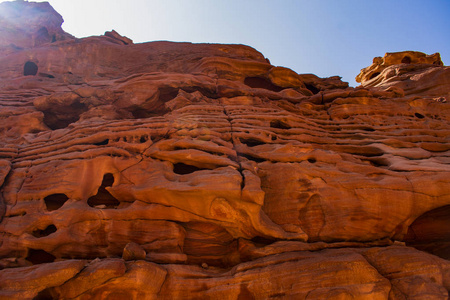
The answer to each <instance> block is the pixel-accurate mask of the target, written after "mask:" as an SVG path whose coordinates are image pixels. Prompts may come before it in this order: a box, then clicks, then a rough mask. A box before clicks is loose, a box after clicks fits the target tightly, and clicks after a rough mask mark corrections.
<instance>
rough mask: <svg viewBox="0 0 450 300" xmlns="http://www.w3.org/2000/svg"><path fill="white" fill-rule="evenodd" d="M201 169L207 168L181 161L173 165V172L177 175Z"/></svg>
mask: <svg viewBox="0 0 450 300" xmlns="http://www.w3.org/2000/svg"><path fill="white" fill-rule="evenodd" d="M202 170H208V169H202V168H199V167H196V166H192V165H187V164H183V163H176V164H174V165H173V172H174V173H175V174H178V175H186V174H191V173H194V172H197V171H202Z"/></svg>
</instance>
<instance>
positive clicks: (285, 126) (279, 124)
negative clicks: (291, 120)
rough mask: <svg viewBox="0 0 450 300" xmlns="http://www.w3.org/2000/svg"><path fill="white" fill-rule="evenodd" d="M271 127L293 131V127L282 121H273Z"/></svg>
mask: <svg viewBox="0 0 450 300" xmlns="http://www.w3.org/2000/svg"><path fill="white" fill-rule="evenodd" d="M270 127H272V128H278V129H291V128H292V127H291V125H289V124H288V123H287V122H285V121H282V120H272V121H270Z"/></svg>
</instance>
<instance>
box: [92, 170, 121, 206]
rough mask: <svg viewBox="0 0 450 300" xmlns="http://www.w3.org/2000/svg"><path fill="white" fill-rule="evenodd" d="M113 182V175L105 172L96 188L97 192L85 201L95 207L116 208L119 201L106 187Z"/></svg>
mask: <svg viewBox="0 0 450 300" xmlns="http://www.w3.org/2000/svg"><path fill="white" fill-rule="evenodd" d="M113 183H114V176H113V174H111V173H107V174H105V175H104V176H103V180H102V184H101V186H100V187H99V188H98V191H97V194H96V195H95V196H92V197H90V198H89V199H88V201H87V203H88V205H89V206H90V207H96V208H117V206H119V204H120V201H119V200H117V199H116V198H115V197H114V196H113V195H111V193H110V192H109V191H108V190H107V189H106V188H107V187H111V186H112V185H113Z"/></svg>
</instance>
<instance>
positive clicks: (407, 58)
mask: <svg viewBox="0 0 450 300" xmlns="http://www.w3.org/2000/svg"><path fill="white" fill-rule="evenodd" d="M410 63H411V57H409V56H405V57H403V58H402V64H410Z"/></svg>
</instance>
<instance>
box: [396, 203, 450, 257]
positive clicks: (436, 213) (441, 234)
mask: <svg viewBox="0 0 450 300" xmlns="http://www.w3.org/2000/svg"><path fill="white" fill-rule="evenodd" d="M449 228H450V205H446V206H441V207H439V208H435V209H433V210H430V211H428V212H426V213H424V214H422V215H421V216H419V217H418V218H417V219H416V220H415V221H414V222H413V223H412V224H411V225H410V226H409V227H408V232H407V234H406V235H405V237H404V238H403V241H404V242H405V244H406V245H407V246H410V247H414V248H416V249H418V250H421V251H425V252H428V253H431V254H434V255H436V256H439V257H442V258H444V259H450V230H449Z"/></svg>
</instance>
